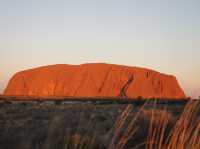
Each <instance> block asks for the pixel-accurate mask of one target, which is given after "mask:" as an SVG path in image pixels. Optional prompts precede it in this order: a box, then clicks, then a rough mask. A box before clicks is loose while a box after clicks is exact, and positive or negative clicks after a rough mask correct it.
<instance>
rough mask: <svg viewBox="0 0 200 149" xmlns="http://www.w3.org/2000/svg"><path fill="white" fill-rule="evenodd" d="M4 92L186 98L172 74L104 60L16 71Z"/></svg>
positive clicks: (36, 94) (10, 93) (41, 94)
mask: <svg viewBox="0 0 200 149" xmlns="http://www.w3.org/2000/svg"><path fill="white" fill-rule="evenodd" d="M4 95H8V96H38V97H48V96H56V97H57V96H62V97H121V98H138V97H142V98H171V99H183V98H186V96H185V94H184V91H183V90H182V89H181V87H180V85H179V83H178V81H177V79H176V77H175V76H172V75H167V74H163V73H160V72H157V71H154V70H151V69H146V68H139V67H130V66H122V65H115V64H105V63H89V64H81V65H68V64H57V65H49V66H43V67H38V68H34V69H30V70H25V71H21V72H18V73H16V74H15V75H14V76H13V77H12V79H11V80H10V81H9V83H8V86H7V88H6V89H5V91H4Z"/></svg>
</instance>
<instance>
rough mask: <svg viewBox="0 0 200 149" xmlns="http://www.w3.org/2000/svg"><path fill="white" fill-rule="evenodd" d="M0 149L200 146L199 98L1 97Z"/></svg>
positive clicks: (176, 148)
mask: <svg viewBox="0 0 200 149" xmlns="http://www.w3.org/2000/svg"><path fill="white" fill-rule="evenodd" d="M143 101H144V100H143ZM0 148H3V149H18V148H20V149H188V148H189V149H190V148H191V149H197V148H200V102H199V101H198V100H191V101H187V102H186V101H185V102H179V101H177V102H176V101H173V102H170V101H165V102H164V101H162V102H160V101H156V100H148V101H146V102H141V100H140V102H137V101H136V102H134V101H132V102H121V103H120V102H118V101H117V102H116V101H114V102H111V100H110V101H109V102H104V101H103V102H98V101H95V102H94V101H92V102H81V101H78V102H71V101H70V102H69V101H67V102H64V101H59V102H54V101H42V102H41V101H28V102H25V101H21V102H19V101H14V102H13V101H10V102H8V101H7V100H5V101H3V100H2V101H1V102H0Z"/></svg>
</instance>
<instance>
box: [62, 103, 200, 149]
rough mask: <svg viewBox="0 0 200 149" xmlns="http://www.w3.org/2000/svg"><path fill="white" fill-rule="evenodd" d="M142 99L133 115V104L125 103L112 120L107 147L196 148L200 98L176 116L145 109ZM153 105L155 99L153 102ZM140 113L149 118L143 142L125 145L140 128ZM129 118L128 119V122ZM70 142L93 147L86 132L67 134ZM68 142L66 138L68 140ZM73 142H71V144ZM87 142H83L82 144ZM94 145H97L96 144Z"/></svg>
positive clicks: (78, 148)
mask: <svg viewBox="0 0 200 149" xmlns="http://www.w3.org/2000/svg"><path fill="white" fill-rule="evenodd" d="M146 104H147V103H145V104H144V105H143V106H142V107H141V108H140V109H139V111H138V112H137V113H136V114H135V115H134V116H133V115H132V114H131V111H132V110H133V106H132V105H128V106H127V107H126V108H125V109H124V111H123V112H122V113H121V115H119V116H118V117H117V119H116V121H115V125H114V132H113V136H112V139H111V141H110V143H109V144H108V146H107V147H106V148H108V149H124V148H133V149H137V148H144V149H197V148H200V119H199V117H198V111H199V110H200V101H190V102H188V103H187V105H186V106H185V108H184V109H183V111H182V113H180V114H179V116H178V117H176V118H175V117H173V116H172V114H170V113H169V112H167V110H166V109H163V110H155V109H153V110H146V109H145V106H146ZM154 106H156V103H155V104H154ZM139 117H140V118H141V117H143V118H145V121H148V122H147V123H148V133H147V137H146V138H145V140H144V142H142V143H140V144H135V145H134V146H132V147H130V146H129V147H127V144H128V143H129V144H131V142H130V140H134V139H137V138H134V134H135V133H136V132H137V131H138V129H143V128H142V126H141V125H140V124H141V123H138V122H137V121H138V119H139ZM127 122H128V123H127ZM66 139H67V141H70V143H71V144H70V146H66V148H73V149H82V148H83V149H84V148H91V149H92V148H94V146H93V145H94V142H95V136H94V137H92V138H90V139H89V140H87V139H88V138H87V137H86V136H80V135H75V136H71V137H69V138H66ZM68 143H69V142H68ZM73 143H74V145H73ZM84 143H86V144H84ZM96 147H97V146H96Z"/></svg>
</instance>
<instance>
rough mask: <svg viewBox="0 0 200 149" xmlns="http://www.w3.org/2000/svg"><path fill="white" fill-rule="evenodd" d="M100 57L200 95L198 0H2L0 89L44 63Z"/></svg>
mask: <svg viewBox="0 0 200 149" xmlns="http://www.w3.org/2000/svg"><path fill="white" fill-rule="evenodd" d="M92 62H106V63H115V64H123V65H130V66H140V67H147V68H151V69H154V70H157V71H159V72H162V73H167V74H173V75H175V76H176V77H177V79H178V81H179V82H180V84H181V86H182V88H183V89H184V91H185V93H186V94H187V96H192V97H198V96H199V95H200V1H199V0H0V68H1V69H0V93H2V92H3V90H4V89H5V87H6V85H7V82H8V80H9V79H10V78H11V76H12V75H13V74H14V73H16V72H18V71H21V70H24V69H29V68H33V67H38V66H42V65H49V64H58V63H67V64H69V63H70V64H80V63H92Z"/></svg>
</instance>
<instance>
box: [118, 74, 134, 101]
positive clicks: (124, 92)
mask: <svg viewBox="0 0 200 149" xmlns="http://www.w3.org/2000/svg"><path fill="white" fill-rule="evenodd" d="M133 81H134V75H133V74H132V75H131V76H130V78H129V79H128V80H127V82H126V83H125V84H124V86H123V87H122V89H121V91H120V95H119V97H122V98H126V97H127V90H128V87H129V85H130V84H131V83H132V82H133Z"/></svg>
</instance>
